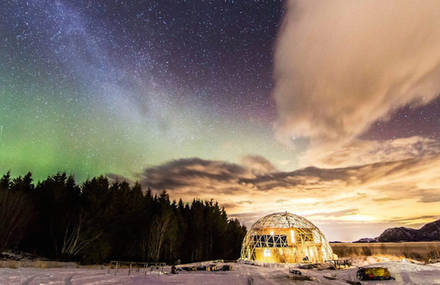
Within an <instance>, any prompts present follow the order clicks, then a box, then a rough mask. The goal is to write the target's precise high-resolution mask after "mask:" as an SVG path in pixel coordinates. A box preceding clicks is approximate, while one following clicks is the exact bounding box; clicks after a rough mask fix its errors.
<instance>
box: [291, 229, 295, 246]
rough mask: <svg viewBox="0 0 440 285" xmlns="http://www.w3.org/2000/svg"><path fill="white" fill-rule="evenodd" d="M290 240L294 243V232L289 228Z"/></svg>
mask: <svg viewBox="0 0 440 285" xmlns="http://www.w3.org/2000/svg"><path fill="white" fill-rule="evenodd" d="M290 241H291V242H292V243H295V232H294V231H293V230H290Z"/></svg>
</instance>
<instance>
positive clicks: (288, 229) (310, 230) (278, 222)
mask: <svg viewBox="0 0 440 285" xmlns="http://www.w3.org/2000/svg"><path fill="white" fill-rule="evenodd" d="M241 259H242V260H247V261H257V262H262V263H320V262H324V261H327V260H332V259H333V252H332V249H331V247H330V245H329V243H328V242H327V239H326V238H325V236H324V234H322V232H321V231H320V230H319V229H318V228H317V227H316V226H315V225H313V224H312V223H311V222H310V221H308V220H307V219H305V218H303V217H300V216H297V215H294V214H291V213H288V212H282V213H274V214H270V215H267V216H265V217H262V218H260V219H259V220H258V221H257V222H256V223H255V224H253V225H252V227H251V228H250V230H249V231H248V232H247V234H246V236H245V237H244V240H243V244H242V249H241Z"/></svg>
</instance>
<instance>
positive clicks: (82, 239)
mask: <svg viewBox="0 0 440 285" xmlns="http://www.w3.org/2000/svg"><path fill="white" fill-rule="evenodd" d="M102 234H103V232H102V231H99V232H98V233H94V234H93V235H91V236H89V237H86V235H85V233H83V232H82V215H81V214H80V215H79V218H78V221H77V222H76V223H73V225H71V226H69V225H68V226H66V229H65V231H64V239H63V246H62V248H61V255H63V256H76V255H78V254H79V253H80V252H81V250H83V249H84V248H86V247H87V246H88V245H90V244H91V243H92V242H94V241H95V240H97V239H98V238H99V237H100V236H101V235H102Z"/></svg>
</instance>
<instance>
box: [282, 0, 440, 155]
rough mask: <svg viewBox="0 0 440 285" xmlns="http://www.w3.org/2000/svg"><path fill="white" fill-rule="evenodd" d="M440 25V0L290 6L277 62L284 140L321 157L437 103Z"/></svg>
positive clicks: (292, 1)
mask: <svg viewBox="0 0 440 285" xmlns="http://www.w3.org/2000/svg"><path fill="white" fill-rule="evenodd" d="M438 26H440V5H438V2H437V1H435V0H426V1H412V0H390V1H381V0H371V1H354V0H350V1H346V0H334V1H309V0H289V1H288V2H287V12H286V14H285V17H284V20H283V24H282V27H281V30H280V31H279V36H278V39H277V45H276V51H275V58H274V61H275V68H274V79H275V88H274V91H273V95H274V98H275V101H276V105H277V110H278V119H277V123H276V129H277V136H278V138H280V139H281V140H282V141H284V142H286V143H291V141H292V138H294V139H295V138H305V139H307V140H308V141H309V142H310V151H309V152H310V153H312V154H311V155H310V157H316V153H321V152H323V151H324V152H326V151H331V150H335V149H338V148H340V147H343V146H345V145H347V144H349V143H350V142H351V141H352V140H353V139H355V138H357V137H359V135H361V134H362V133H363V132H364V131H366V129H367V128H368V127H369V126H370V125H371V124H372V123H373V122H375V121H376V120H379V119H382V120H383V119H386V118H387V116H389V115H390V114H391V113H392V112H393V111H395V110H396V109H397V108H399V107H402V106H405V105H408V104H413V105H421V104H426V103H427V102H429V101H430V100H432V99H433V98H435V97H436V96H437V95H438V93H439V91H440V81H439V80H438V78H440V53H439V52H438V50H440V29H438ZM358 143H359V142H357V143H355V147H356V144H358Z"/></svg>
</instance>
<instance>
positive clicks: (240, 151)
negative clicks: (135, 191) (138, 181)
mask: <svg viewBox="0 0 440 285" xmlns="http://www.w3.org/2000/svg"><path fill="white" fill-rule="evenodd" d="M0 5H1V7H0V8H1V9H0V10H1V11H2V12H1V13H2V20H1V21H2V22H1V34H2V41H1V45H2V49H1V50H2V52H1V55H0V56H1V58H0V74H1V81H2V83H1V89H0V92H1V93H0V95H1V103H2V104H1V108H2V109H1V110H2V112H1V114H0V125H1V126H2V134H1V138H0V139H1V141H0V143H1V149H0V157H1V159H2V162H1V165H0V169H1V170H6V169H11V170H12V171H13V172H15V173H17V174H19V173H23V172H24V171H27V170H32V171H34V172H35V174H36V175H37V176H38V177H41V176H45V175H47V174H48V173H50V172H51V171H55V170H59V169H62V170H66V171H71V172H74V173H75V174H77V175H78V176H80V177H84V176H87V175H96V174H99V173H107V172H117V173H121V174H124V175H131V174H132V172H135V171H139V170H140V169H141V168H142V167H143V166H145V165H149V164H154V163H158V162H163V161H166V160H169V159H174V158H180V157H190V156H201V157H205V158H217V159H228V160H240V159H241V157H242V156H244V155H246V154H248V153H261V154H264V155H267V156H271V157H274V159H279V160H285V159H286V157H290V159H292V161H294V155H293V154H288V152H287V150H286V149H285V148H283V147H281V146H278V145H277V144H276V143H275V142H273V140H272V125H271V124H272V120H273V118H274V116H275V108H274V104H273V101H272V99H271V96H270V93H271V88H272V81H271V65H272V46H273V41H274V39H275V37H276V31H277V29H278V26H279V22H280V19H281V15H282V3H281V1H264V2H261V1H257V2H254V1H239V2H238V1H126V2H124V1H104V2H102V1H101V2H97V1H55V2H52V1H6V3H2V4H0Z"/></svg>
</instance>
